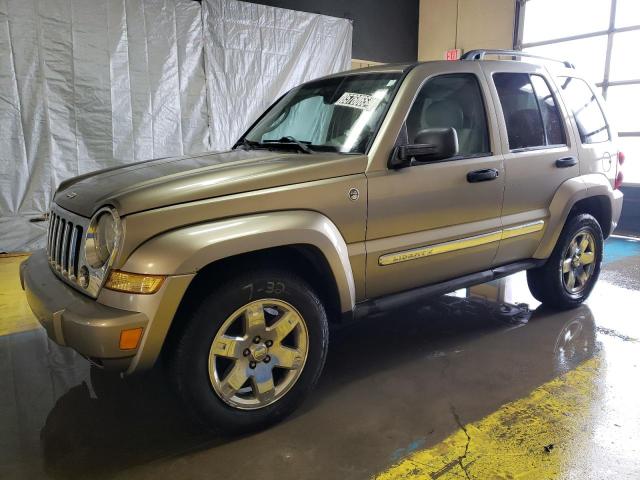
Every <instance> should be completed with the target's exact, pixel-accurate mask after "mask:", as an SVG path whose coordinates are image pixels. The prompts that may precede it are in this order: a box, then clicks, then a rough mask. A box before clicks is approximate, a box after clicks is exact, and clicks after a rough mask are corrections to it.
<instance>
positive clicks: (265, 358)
mask: <svg viewBox="0 0 640 480" xmlns="http://www.w3.org/2000/svg"><path fill="white" fill-rule="evenodd" d="M270 361H271V357H270V356H269V355H267V356H266V357H264V363H269V362H270Z"/></svg>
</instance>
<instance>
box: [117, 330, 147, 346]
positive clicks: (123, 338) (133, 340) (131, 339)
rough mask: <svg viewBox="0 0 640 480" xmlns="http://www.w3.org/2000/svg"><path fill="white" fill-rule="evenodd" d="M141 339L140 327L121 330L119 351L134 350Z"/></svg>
mask: <svg viewBox="0 0 640 480" xmlns="http://www.w3.org/2000/svg"><path fill="white" fill-rule="evenodd" d="M140 337H142V327H138V328H131V329H129V330H122V331H121V332H120V350H135V349H136V348H138V344H139V343H140Z"/></svg>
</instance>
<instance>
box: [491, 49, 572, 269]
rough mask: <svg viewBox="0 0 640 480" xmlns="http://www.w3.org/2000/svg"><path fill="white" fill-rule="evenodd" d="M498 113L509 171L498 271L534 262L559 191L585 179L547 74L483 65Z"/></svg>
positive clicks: (521, 66) (513, 65) (532, 68)
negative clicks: (517, 263)
mask: <svg viewBox="0 0 640 480" xmlns="http://www.w3.org/2000/svg"><path fill="white" fill-rule="evenodd" d="M480 63H481V64H482V68H483V70H484V72H485V75H486V78H487V81H488V83H489V84H490V89H491V95H492V96H493V98H494V102H495V104H496V106H497V107H498V108H497V109H498V123H499V128H500V132H501V141H502V149H503V151H504V152H505V154H504V168H505V192H504V204H503V208H502V226H503V234H502V240H501V241H500V245H499V248H498V253H497V255H496V258H495V260H494V265H503V264H506V263H511V262H514V261H517V260H523V259H528V258H531V257H532V255H533V253H534V252H535V250H536V248H537V247H538V244H539V243H540V240H541V238H542V234H543V232H544V228H545V225H546V220H547V218H548V216H549V210H548V209H549V205H550V204H551V200H552V199H553V196H554V194H555V192H556V190H557V189H558V188H559V187H560V185H562V184H563V183H564V182H565V181H567V180H568V179H570V178H572V177H575V176H577V175H579V174H580V165H579V162H578V152H577V148H576V140H575V138H573V133H572V130H571V129H570V128H567V127H568V126H569V125H570V119H569V115H568V112H567V111H566V110H565V108H564V106H563V104H562V102H561V101H560V99H559V94H558V91H557V88H556V86H555V84H554V83H553V82H552V81H551V80H550V77H549V74H548V72H547V70H546V69H544V68H542V67H541V66H537V65H530V64H527V63H523V62H505V61H494V62H480Z"/></svg>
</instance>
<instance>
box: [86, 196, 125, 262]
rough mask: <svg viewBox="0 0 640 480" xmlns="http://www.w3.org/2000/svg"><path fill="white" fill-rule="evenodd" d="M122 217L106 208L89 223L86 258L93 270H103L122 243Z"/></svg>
mask: <svg viewBox="0 0 640 480" xmlns="http://www.w3.org/2000/svg"><path fill="white" fill-rule="evenodd" d="M120 234H121V228H120V217H119V216H118V213H117V212H116V211H115V210H113V209H111V208H109V207H104V208H101V209H100V210H98V212H97V213H96V214H95V215H94V216H93V218H92V219H91V222H90V223H89V228H88V230H87V237H86V240H85V257H86V259H87V263H88V264H89V265H90V266H91V267H92V268H102V267H103V266H104V265H106V264H107V263H108V262H109V260H111V258H112V257H113V255H114V252H115V251H116V249H117V248H118V245H119V243H120Z"/></svg>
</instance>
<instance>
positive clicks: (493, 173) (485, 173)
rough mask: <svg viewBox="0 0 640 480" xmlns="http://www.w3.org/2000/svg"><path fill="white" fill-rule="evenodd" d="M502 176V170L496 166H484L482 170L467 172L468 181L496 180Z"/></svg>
mask: <svg viewBox="0 0 640 480" xmlns="http://www.w3.org/2000/svg"><path fill="white" fill-rule="evenodd" d="M499 176H500V172H499V171H498V170H496V169H495V168H483V169H482V170H474V171H473V172H469V173H467V182H469V183H477V182H488V181H489V180H495V179H496V178H498V177H499Z"/></svg>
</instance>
